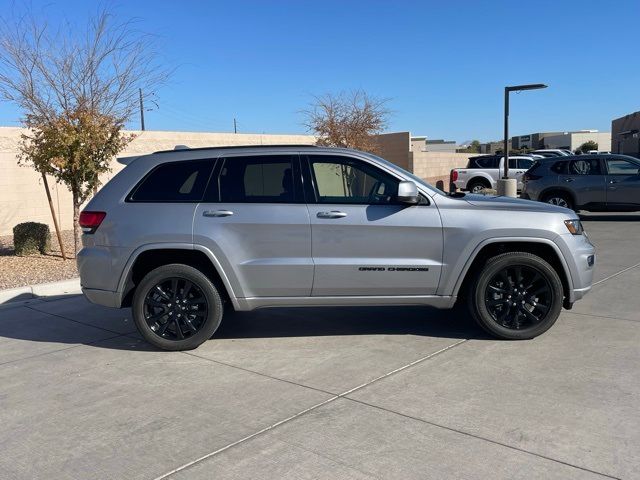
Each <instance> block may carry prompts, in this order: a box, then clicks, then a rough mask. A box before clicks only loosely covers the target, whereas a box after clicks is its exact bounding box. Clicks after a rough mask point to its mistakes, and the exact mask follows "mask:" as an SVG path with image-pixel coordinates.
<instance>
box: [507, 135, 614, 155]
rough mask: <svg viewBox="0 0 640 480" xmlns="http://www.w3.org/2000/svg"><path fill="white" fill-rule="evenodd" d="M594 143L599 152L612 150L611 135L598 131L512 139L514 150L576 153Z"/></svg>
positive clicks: (523, 136)
mask: <svg viewBox="0 0 640 480" xmlns="http://www.w3.org/2000/svg"><path fill="white" fill-rule="evenodd" d="M589 141H593V142H596V143H597V144H598V150H601V151H609V150H611V133H610V132H599V131H598V130H578V131H575V132H540V133H531V134H529V135H520V136H518V137H512V138H511V144H512V148H513V149H514V150H520V149H529V150H537V149H539V148H562V149H566V150H571V151H576V150H578V149H579V148H580V146H581V145H582V144H583V143H585V142H589Z"/></svg>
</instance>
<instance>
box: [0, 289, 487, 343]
mask: <svg viewBox="0 0 640 480" xmlns="http://www.w3.org/2000/svg"><path fill="white" fill-rule="evenodd" d="M74 297H75V298H76V300H77V297H78V296H77V295H73V296H68V297H67V298H74ZM64 300H65V298H64V297H63V298H60V299H59V300H54V301H52V302H51V303H54V302H58V301H64ZM47 303H48V302H47ZM82 308H83V309H91V310H92V311H91V312H89V311H87V317H88V316H91V317H92V318H93V321H91V322H85V321H83V319H82V316H78V315H77V312H76V315H74V316H73V317H72V316H67V315H65V313H49V314H48V313H46V312H41V311H37V310H33V309H31V308H29V307H28V306H24V307H18V308H16V309H7V310H0V339H1V338H5V339H14V340H22V341H27V342H42V343H52V344H68V345H87V346H92V347H96V348H106V349H116V350H134V351H149V352H151V351H158V349H156V348H155V347H153V346H151V345H149V344H148V343H146V342H145V341H144V340H143V339H142V337H141V336H140V335H139V334H138V333H137V332H131V331H129V333H118V331H116V330H115V329H114V328H113V327H114V326H115V325H116V324H115V323H113V322H114V317H115V316H119V317H120V318H121V319H122V320H121V321H122V322H123V324H124V323H125V321H126V322H127V323H128V325H129V326H131V323H130V322H131V321H130V318H131V312H130V310H128V309H122V310H114V309H107V308H105V307H99V306H94V305H91V304H89V303H87V305H86V306H83V307H82ZM116 312H117V313H116ZM102 314H104V318H105V323H104V324H103V325H101V322H100V317H101V316H102ZM69 322H75V323H76V325H77V328H70V327H71V325H69ZM63 324H66V325H63ZM81 326H86V327H87V328H81ZM96 328H102V329H103V331H104V333H105V334H104V335H102V336H99V338H96V330H95V329H96ZM109 333H112V334H113V335H109ZM358 335H419V336H425V337H439V338H451V339H462V338H470V339H490V338H491V337H490V336H489V335H487V334H486V333H485V332H484V331H483V330H482V329H481V328H480V327H478V326H477V325H476V323H475V322H474V321H473V319H472V318H471V317H470V316H469V314H468V313H467V312H466V311H465V310H464V309H461V308H455V309H452V310H438V309H435V308H431V307H423V306H393V307H391V306H390V307H387V306H378V307H314V308H264V309H260V310H255V311H252V312H234V311H231V310H230V311H228V312H227V313H225V316H224V319H223V321H222V323H221V325H220V328H218V331H217V332H216V333H215V335H214V336H213V337H212V340H211V341H216V339H220V340H230V339H254V338H255V339H260V338H288V337H322V336H358ZM0 346H1V340H0ZM24 348H25V350H26V351H28V350H29V348H28V346H25V347H24Z"/></svg>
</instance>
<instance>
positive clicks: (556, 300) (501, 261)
mask: <svg viewBox="0 0 640 480" xmlns="http://www.w3.org/2000/svg"><path fill="white" fill-rule="evenodd" d="M562 298H563V290H562V281H561V280H560V277H559V276H558V274H557V272H556V271H555V270H554V268H553V267H552V266H551V265H549V263H547V262H546V261H544V260H543V259H542V258H540V257H538V256H536V255H533V254H531V253H526V252H509V253H504V254H501V255H498V256H496V257H493V258H491V259H490V260H489V261H488V262H487V263H486V264H485V265H484V267H483V268H482V269H481V270H480V271H479V272H478V274H477V275H476V277H475V279H474V281H473V282H472V285H471V288H470V291H469V296H468V306H469V308H470V309H471V311H472V313H473V316H474V318H475V319H476V321H477V322H478V324H479V325H480V326H481V327H482V328H484V329H485V330H486V331H487V332H489V333H490V334H492V335H494V336H496V337H498V338H502V339H506V340H526V339H530V338H534V337H537V336H538V335H540V334H542V333H544V332H546V331H547V330H548V329H549V328H551V326H552V325H553V324H554V323H555V322H556V320H557V319H558V316H559V315H560V311H561V309H562Z"/></svg>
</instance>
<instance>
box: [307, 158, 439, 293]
mask: <svg viewBox="0 0 640 480" xmlns="http://www.w3.org/2000/svg"><path fill="white" fill-rule="evenodd" d="M304 159H306V160H307V161H306V162H304V161H303V171H304V172H305V174H306V177H305V178H307V181H305V186H307V185H309V186H311V187H312V188H311V189H309V196H308V197H307V200H308V202H309V214H310V220H311V232H312V253H313V261H314V263H315V275H314V282H313V291H312V295H314V296H337V295H342V296H345V295H347V296H351V295H356V296H359V295H364V296H368V295H382V296H387V295H388V296H394V295H432V294H435V293H436V290H437V288H438V282H439V279H440V272H441V269H442V244H443V240H442V223H441V220H440V214H439V212H438V209H437V208H436V206H435V205H434V204H433V203H430V201H429V200H427V198H426V197H425V198H424V201H423V204H421V205H414V206H407V205H401V204H398V203H397V202H396V198H395V197H396V194H397V191H398V183H399V180H398V179H397V178H396V177H395V176H393V175H392V174H390V173H389V172H386V171H384V170H382V169H381V168H379V167H377V166H376V165H373V164H371V163H369V162H366V161H364V160H361V159H357V158H352V157H347V156H338V155H335V156H330V155H322V154H318V155H311V154H310V155H308V156H307V157H303V160H304Z"/></svg>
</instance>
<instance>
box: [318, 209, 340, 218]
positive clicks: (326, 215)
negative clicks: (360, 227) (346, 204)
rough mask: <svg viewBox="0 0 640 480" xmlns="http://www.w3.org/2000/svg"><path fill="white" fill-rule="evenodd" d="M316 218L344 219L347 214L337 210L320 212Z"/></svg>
mask: <svg viewBox="0 0 640 480" xmlns="http://www.w3.org/2000/svg"><path fill="white" fill-rule="evenodd" d="M316 216H317V217H318V218H344V217H346V216H347V214H346V213H344V212H339V211H337V210H332V211H331V212H318V214H317V215H316Z"/></svg>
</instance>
